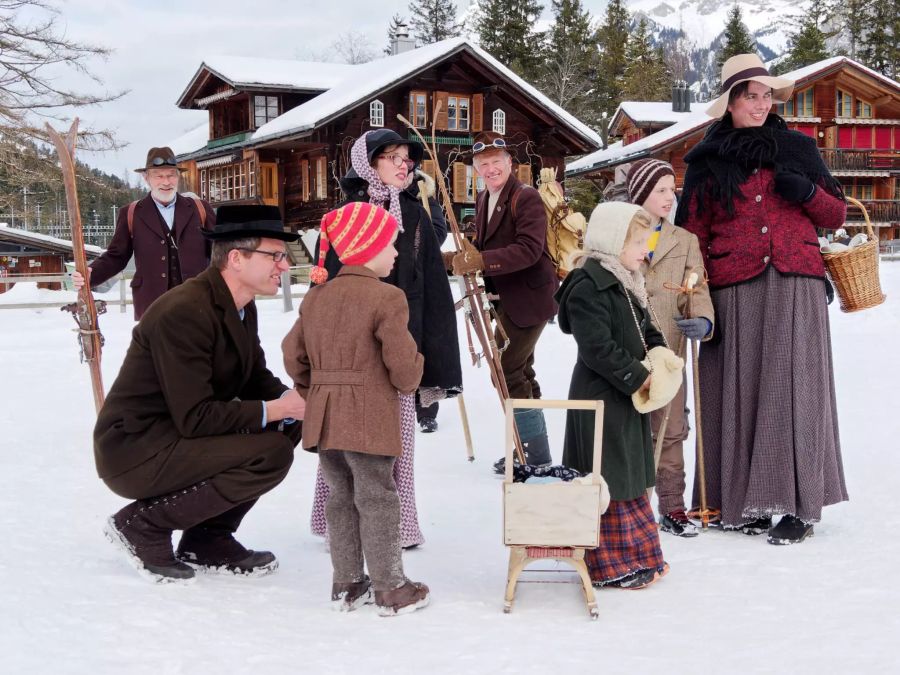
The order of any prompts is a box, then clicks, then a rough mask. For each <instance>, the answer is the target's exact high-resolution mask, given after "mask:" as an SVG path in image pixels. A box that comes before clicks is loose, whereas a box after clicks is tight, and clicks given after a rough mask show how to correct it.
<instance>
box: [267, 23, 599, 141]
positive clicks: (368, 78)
mask: <svg viewBox="0 0 900 675" xmlns="http://www.w3.org/2000/svg"><path fill="white" fill-rule="evenodd" d="M460 51H469V52H470V53H472V54H474V55H476V56H477V57H478V58H479V60H481V61H483V62H485V63H486V64H487V65H488V66H490V67H491V68H493V69H494V70H496V71H497V72H498V73H499V74H501V75H502V76H503V77H505V78H507V79H509V80H511V81H512V82H513V83H515V84H516V86H518V87H520V88H521V89H522V90H524V91H525V92H526V93H527V94H528V95H530V96H531V97H532V98H534V99H535V100H536V102H538V103H539V104H540V105H541V106H542V107H544V108H546V109H548V110H549V111H550V112H551V113H553V115H554V116H555V117H557V118H559V119H560V121H562V122H564V123H565V124H566V125H567V126H569V127H570V128H571V129H572V130H573V131H575V132H576V133H578V134H579V135H581V136H582V137H584V138H585V139H587V140H588V141H589V142H591V143H593V144H594V145H595V146H599V145H600V143H601V141H600V136H599V135H598V134H597V133H596V132H595V131H594V130H593V129H591V128H590V127H588V126H587V125H585V124H584V123H582V122H581V121H579V120H578V119H577V118H575V117H574V116H572V115H570V114H569V113H567V112H566V111H565V110H563V109H562V108H561V107H559V106H558V105H556V104H555V103H553V101H551V100H550V99H549V98H547V97H546V96H544V95H543V94H542V93H540V92H539V91H538V90H537V89H535V88H534V87H532V86H531V85H530V84H528V83H527V82H526V81H525V80H523V79H522V78H521V77H519V76H518V75H516V74H515V73H513V72H512V71H511V70H509V69H508V68H507V67H506V66H504V65H503V64H502V63H500V62H499V61H497V60H496V59H495V58H494V57H493V56H491V55H490V54H488V53H487V52H486V51H484V50H483V49H481V48H479V47H477V46H475V45H474V44H472V43H471V42H469V41H468V40H467V39H466V38H462V37H460V38H451V39H449V40H442V41H440V42H435V43H433V44H430V45H426V46H424V47H419V48H418V49H413V50H410V51H408V52H403V53H401V54H395V55H393V56H388V57H385V58H383V59H377V60H375V61H370V62H368V63H362V64H358V65H355V66H347V68H350V69H351V70H350V71H349V74H348V76H347V77H346V78H345V79H344V80H342V81H340V82H339V83H336V84H335V85H334V86H333V87H332V88H331V89H329V90H328V91H327V92H325V93H323V94H320V95H318V96H316V97H315V98H313V99H312V100H310V101H307V102H306V103H304V104H302V105H300V106H297V107H296V108H294V109H292V110H289V111H287V112H286V113H284V114H283V115H281V116H279V117H276V118H275V119H274V120H272V121H271V122H268V123H267V124H264V125H263V126H261V127H260V128H259V129H257V130H256V132H255V133H254V134H253V137H252V141H254V142H255V141H260V140H264V139H272V138H277V137H279V136H284V135H288V134H295V133H299V132H303V131H307V130H311V129H315V128H316V127H317V126H319V125H320V124H324V123H326V122H328V121H329V120H331V119H333V118H334V117H337V116H338V115H340V114H341V113H343V112H346V111H347V110H348V109H350V108H352V107H354V106H356V105H358V104H359V103H360V102H361V101H365V100H366V99H369V98H372V97H373V96H377V95H378V94H379V93H380V92H382V91H384V90H386V89H388V88H390V87H392V86H394V85H396V84H398V83H400V82H402V81H403V80H405V79H407V78H409V77H412V76H413V75H415V74H416V73H418V72H420V71H421V70H423V69H425V68H428V67H429V66H431V65H433V64H435V63H437V62H439V61H442V60H444V59H445V58H447V57H448V56H450V55H452V54H454V53H457V52H460Z"/></svg>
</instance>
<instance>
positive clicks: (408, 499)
mask: <svg viewBox="0 0 900 675" xmlns="http://www.w3.org/2000/svg"><path fill="white" fill-rule="evenodd" d="M400 436H401V441H402V445H403V451H402V453H401V454H400V456H399V457H398V458H397V461H396V462H394V481H395V482H396V483H397V494H398V495H399V496H400V545H401V546H402V547H404V548H406V547H408V546H418V545H420V544H424V543H425V537H424V536H422V531H421V530H420V529H419V515H418V512H417V511H416V485H415V475H414V474H413V460H414V459H415V447H416V403H415V396H414V395H408V396H405V395H401V396H400ZM328 492H329V490H328V484H327V483H326V482H325V477H324V476H323V475H322V469H317V470H316V491H315V495H314V497H313V507H312V515H311V516H310V528H311V529H312V533H313V534H315V535H317V536H319V537H325V538H326V540H327V539H328V525H327V523H326V522H325V502H326V501H327V500H328Z"/></svg>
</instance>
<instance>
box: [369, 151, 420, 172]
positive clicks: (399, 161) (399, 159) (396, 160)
mask: <svg viewBox="0 0 900 675" xmlns="http://www.w3.org/2000/svg"><path fill="white" fill-rule="evenodd" d="M378 157H379V159H389V160H391V164H393V165H394V166H396V167H397V168H398V169H399V168H400V167H401V166H403V165H404V164H406V166H407V167H409V168H410V169H411V168H413V167H414V166H415V165H416V163H415V162H414V161H413V160H411V159H410V158H409V157H404V156H403V155H397V154H390V155H378Z"/></svg>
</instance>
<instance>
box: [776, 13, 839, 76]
mask: <svg viewBox="0 0 900 675" xmlns="http://www.w3.org/2000/svg"><path fill="white" fill-rule="evenodd" d="M830 18H831V7H830V6H829V5H828V4H827V2H826V1H825V0H813V2H812V4H811V5H810V6H809V8H808V9H807V11H806V12H805V13H804V14H803V15H802V16H800V17H799V19H797V20H796V26H797V29H796V31H794V32H793V33H791V34H790V35H789V37H788V55H787V57H786V58H785V59H784V60H783V61H782V62H781V63H780V64H778V68H777V69H776V71H777V72H778V73H786V72H788V71H790V70H795V69H796V68H802V67H803V66H808V65H809V64H811V63H816V62H817V61H822V60H823V59H827V58H828V57H829V56H831V54H830V52H829V50H828V48H827V47H826V45H825V41H826V40H827V39H829V38H831V37H834V36H835V35H836V34H837V32H838V31H836V30H834V31H827V32H826V30H825V25H826V24H827V23H828V21H829V19H830Z"/></svg>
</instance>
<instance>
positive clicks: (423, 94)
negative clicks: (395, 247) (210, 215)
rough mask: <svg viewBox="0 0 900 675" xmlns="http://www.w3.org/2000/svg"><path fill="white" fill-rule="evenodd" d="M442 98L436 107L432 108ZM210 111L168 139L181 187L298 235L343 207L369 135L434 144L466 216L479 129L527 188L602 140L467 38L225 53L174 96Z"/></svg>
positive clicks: (428, 167)
mask: <svg viewBox="0 0 900 675" xmlns="http://www.w3.org/2000/svg"><path fill="white" fill-rule="evenodd" d="M438 102H440V104H441V105H440V112H438V113H437V114H436V113H435V111H436V110H438V106H437V104H438ZM178 106H179V107H181V108H186V109H197V108H200V109H206V110H208V111H209V123H208V125H206V126H205V127H202V128H198V129H196V130H195V131H193V132H190V133H189V134H187V135H186V136H184V137H182V138H181V139H178V140H176V141H174V142H173V149H174V150H175V152H176V154H177V155H178V159H179V161H182V162H185V163H186V165H187V167H188V169H189V171H188V173H187V174H186V178H187V181H188V184H189V189H191V190H193V191H194V192H196V193H197V194H198V195H200V196H201V197H203V198H205V199H208V200H209V201H210V202H211V203H212V204H213V206H219V205H221V204H231V203H264V204H274V205H277V206H279V207H280V208H281V210H282V214H283V216H284V220H285V225H286V227H288V228H290V229H292V230H295V231H296V230H305V229H308V228H315V227H317V226H318V225H319V221H320V220H321V217H322V215H323V214H324V213H325V212H326V211H327V210H329V209H331V208H334V207H335V206H336V205H337V204H338V203H340V202H341V201H342V199H343V198H342V196H341V192H340V188H339V184H338V182H339V179H340V177H342V176H343V175H344V174H345V173H346V172H347V170H348V169H349V168H350V159H349V152H350V148H351V146H352V144H353V142H354V140H355V139H356V138H358V137H359V136H360V135H361V134H362V133H364V132H365V131H367V130H369V129H375V128H380V127H388V128H392V129H394V130H395V131H397V132H398V133H400V134H401V135H402V136H404V137H408V138H411V139H412V138H414V135H413V133H412V132H411V131H410V130H409V129H407V128H406V127H405V126H404V125H403V124H402V123H401V122H400V121H399V120H398V119H397V114H398V113H400V114H402V115H403V116H405V117H406V118H407V119H409V120H410V121H411V122H413V123H414V124H415V126H416V127H417V128H418V129H419V130H420V131H421V133H422V134H423V135H424V136H425V137H426V138H427V139H428V140H429V141H430V140H431V133H432V124H434V127H435V131H434V134H435V139H434V140H435V141H436V143H437V147H438V154H439V163H440V166H439V167H436V166H435V165H434V163H433V162H431V161H426V162H424V163H423V166H422V169H423V170H425V171H427V172H430V173H432V174H433V173H435V172H436V171H438V170H439V171H441V172H442V173H444V175H445V176H446V177H447V178H448V186H449V187H450V191H451V195H452V199H453V202H454V210H455V212H456V215H457V216H458V217H460V216H464V215H467V214H468V213H469V212H473V207H474V202H475V195H476V192H477V191H478V189H479V185H478V181H477V180H476V177H475V174H474V172H473V170H472V166H471V145H472V141H473V136H474V134H475V133H477V132H478V131H481V130H484V129H493V130H495V131H498V132H500V133H502V134H504V135H505V136H506V138H507V140H508V142H509V143H510V150H511V152H512V154H513V155H514V157H515V160H516V161H517V163H518V166H517V169H516V170H517V172H518V177H519V178H520V179H521V180H522V181H523V182H526V183H529V184H533V183H534V180H535V179H536V177H537V175H538V173H539V171H540V169H541V168H542V167H547V166H553V167H557V170H558V173H559V176H560V178H562V174H563V172H564V168H565V157H566V156H567V155H573V154H575V155H577V154H584V153H586V152H591V151H592V150H595V149H596V148H599V147H600V145H601V141H600V137H599V136H598V135H597V134H596V133H595V132H594V131H593V130H591V129H590V128H588V127H587V126H586V125H584V124H583V123H581V122H580V121H578V120H577V119H575V118H574V117H572V116H571V115H569V114H568V113H567V112H565V111H564V110H563V109H562V108H560V107H559V106H557V105H555V104H554V103H553V102H552V101H550V100H549V99H548V98H546V97H545V96H544V95H542V94H541V93H540V92H538V91H537V90H536V89H535V88H534V87H532V86H531V85H529V84H528V83H527V82H525V81H524V80H522V79H521V78H520V77H518V76H517V75H515V74H514V73H513V72H512V71H510V70H509V69H508V68H506V67H505V66H503V65H502V64H501V63H499V62H498V61H497V60H496V59H494V58H493V57H492V56H490V55H489V54H488V53H487V52H485V51H483V50H482V49H480V48H479V47H477V46H476V45H473V44H471V43H470V42H468V41H467V40H465V39H464V38H454V39H450V40H444V41H442V42H438V43H435V44H431V45H427V46H424V47H420V48H418V49H409V50H408V51H404V52H402V53H398V54H395V55H393V56H388V57H385V58H382V59H378V60H376V61H372V62H369V63H364V64H360V65H346V64H327V63H304V62H300V61H273V60H267V59H252V58H223V59H210V60H209V61H204V62H203V64H202V65H201V66H200V68H199V69H198V70H197V72H196V74H195V75H194V77H193V78H192V79H191V81H190V83H189V84H188V86H187V87H186V89H185V90H184V92H183V93H182V94H181V96H180V97H179V99H178Z"/></svg>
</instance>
